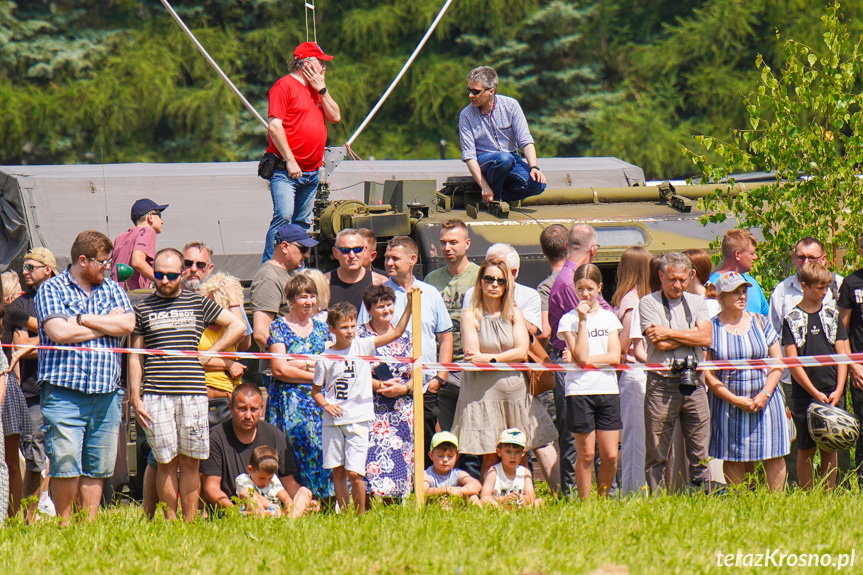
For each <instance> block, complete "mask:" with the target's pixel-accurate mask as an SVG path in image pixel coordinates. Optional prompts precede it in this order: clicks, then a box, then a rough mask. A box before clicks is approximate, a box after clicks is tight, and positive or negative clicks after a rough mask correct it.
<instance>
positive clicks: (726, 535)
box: [0, 489, 863, 575]
mask: <svg viewBox="0 0 863 575" xmlns="http://www.w3.org/2000/svg"><path fill="white" fill-rule="evenodd" d="M861 517H863V499H861V497H860V494H859V493H858V492H857V490H856V489H855V490H854V491H846V490H839V491H837V492H836V493H833V494H830V493H824V492H820V491H816V492H813V493H811V494H805V493H801V492H793V493H788V494H780V495H771V494H769V493H765V492H763V491H758V492H748V491H747V492H740V493H732V494H730V495H726V496H720V497H707V496H703V495H699V496H692V497H685V496H673V497H657V498H653V499H639V498H632V499H627V500H623V501H614V500H611V501H599V500H591V501H589V502H586V503H580V502H566V503H561V502H557V501H551V502H549V504H548V505H547V506H546V507H545V508H543V509H540V510H530V511H529V510H519V511H514V512H505V511H497V510H486V509H474V508H471V509H462V508H458V509H455V510H453V511H450V512H447V511H444V510H442V509H441V508H440V507H439V506H436V505H430V506H428V507H427V508H426V509H425V510H424V511H422V512H419V511H417V510H416V509H415V508H414V507H412V506H408V505H405V506H393V507H387V508H383V507H375V508H374V509H373V510H372V511H371V512H370V513H369V514H367V515H366V516H364V517H356V516H348V515H333V514H320V515H316V516H311V517H307V518H304V519H302V520H299V521H290V520H274V519H269V520H254V519H248V518H243V517H239V516H232V517H227V518H224V519H221V520H216V521H198V522H196V523H194V524H192V525H188V526H186V525H182V524H167V523H166V522H165V521H163V520H157V521H155V522H152V523H151V522H148V521H145V520H144V519H143V518H142V514H141V512H140V509H139V508H138V507H118V508H114V509H112V510H109V511H106V512H103V513H101V514H100V516H99V518H98V519H97V520H96V521H95V522H94V523H92V524H89V525H75V526H73V527H71V528H68V529H60V528H58V527H57V526H56V524H55V523H53V522H50V521H44V522H40V523H39V524H37V525H36V526H35V527H25V526H23V525H22V524H21V523H20V520H18V519H13V520H12V521H10V522H9V524H8V525H7V527H6V528H5V529H2V530H0V573H10V574H11V573H26V574H27V575H36V574H39V573H129V574H131V573H163V572H164V573H168V572H177V573H259V572H260V573H285V574H292V573H340V574H342V573H348V574H356V573H382V574H383V573H436V574H437V573H452V574H456V573H464V574H470V573H494V574H508V573H521V572H545V573H588V572H590V571H592V570H593V569H596V568H597V567H598V566H600V565H602V564H607V563H611V564H614V565H620V566H624V565H625V566H627V567H628V568H629V570H630V572H631V573H663V574H665V573H717V572H728V573H735V572H741V571H745V572H751V573H773V572H776V571H777V569H776V568H773V567H770V568H764V569H757V568H755V569H742V568H733V567H732V568H719V567H717V564H716V562H717V558H716V553H717V551H719V550H721V551H723V552H724V553H736V552H737V551H738V549H739V550H742V552H743V553H758V552H763V551H764V550H765V549H766V548H777V547H778V548H780V549H782V551H783V552H787V553H819V554H824V553H832V554H834V556H836V555H837V554H839V553H850V552H851V550H852V549H854V547H855V545H857V544H859V543H861V542H863V522H861V520H860V518H861ZM861 565H863V545H861V546H860V548H859V549H857V550H856V558H855V565H854V568H853V569H850V568H848V569H846V570H845V571H852V572H853V571H859V570H860V566H861ZM804 571H805V572H807V573H819V572H835V569H833V568H820V567H818V568H810V569H800V568H797V569H795V568H788V567H785V568H782V569H781V572H782V573H796V572H804Z"/></svg>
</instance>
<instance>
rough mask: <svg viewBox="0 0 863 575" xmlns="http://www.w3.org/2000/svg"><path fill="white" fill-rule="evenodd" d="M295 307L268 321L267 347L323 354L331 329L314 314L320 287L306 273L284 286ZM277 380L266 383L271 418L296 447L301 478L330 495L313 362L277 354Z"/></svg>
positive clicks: (276, 350) (314, 490) (274, 350)
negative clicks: (314, 397) (285, 313)
mask: <svg viewBox="0 0 863 575" xmlns="http://www.w3.org/2000/svg"><path fill="white" fill-rule="evenodd" d="M285 295H286V297H287V299H288V303H290V305H291V311H290V312H289V313H288V314H287V315H285V316H284V317H280V318H278V319H276V320H275V321H274V322H273V323H272V324H271V325H270V337H269V338H268V339H267V347H268V348H269V350H270V351H271V352H272V353H303V354H314V353H324V351H325V349H326V343H327V340H329V337H330V330H329V328H328V327H327V325H326V324H325V323H322V322H320V321H318V320H316V319H314V316H315V314H317V312H318V311H317V288H316V287H315V282H314V281H312V280H311V279H309V278H308V277H307V276H305V275H297V276H295V277H294V278H292V279H291V281H289V282H288V285H287V286H286V287H285ZM271 369H272V372H273V379H272V382H271V383H270V385H269V387H268V388H267V395H268V398H267V421H268V422H269V423H271V424H273V425H275V426H276V427H278V428H279V429H281V430H284V432H285V434H286V435H287V437H288V441H290V442H291V445H292V446H293V448H294V455H295V456H296V459H297V466H298V467H299V477H298V479H299V482H300V484H302V485H303V486H305V487H308V488H309V489H311V491H312V493H314V494H315V496H316V497H332V496H333V481H332V473H331V472H330V471H329V470H328V469H324V466H323V464H324V461H323V452H322V448H321V433H322V426H321V408H320V407H318V404H316V403H315V401H314V400H313V399H312V378H313V377H314V374H315V362H314V361H306V360H300V359H292V360H285V359H274V360H272V364H271Z"/></svg>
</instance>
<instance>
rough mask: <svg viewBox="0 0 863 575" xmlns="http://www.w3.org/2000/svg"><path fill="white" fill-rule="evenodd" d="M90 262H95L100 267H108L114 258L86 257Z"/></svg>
mask: <svg viewBox="0 0 863 575" xmlns="http://www.w3.org/2000/svg"><path fill="white" fill-rule="evenodd" d="M87 259H88V260H90V261H91V262H95V263H96V264H97V265H98V266H99V267H100V268H109V267H111V266H112V265H113V264H114V260H113V259H111V258H108V259H107V260H97V259H96V258H87Z"/></svg>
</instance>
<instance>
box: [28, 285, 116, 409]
mask: <svg viewBox="0 0 863 575" xmlns="http://www.w3.org/2000/svg"><path fill="white" fill-rule="evenodd" d="M115 307H119V308H122V309H124V310H126V311H127V312H129V313H133V311H132V304H131V303H130V302H129V298H128V297H127V296H126V292H124V291H123V289H122V288H121V287H120V286H119V285H118V284H117V283H116V282H115V281H114V280H110V279H106V280H105V281H104V283H102V285H100V286H93V287H92V288H91V290H90V296H89V297H87V294H86V293H84V291H83V290H82V289H81V288H80V287H78V284H76V283H75V280H74V279H73V278H72V274H70V273H69V270H66V271H65V272H63V273H62V274H60V275H59V276H57V277H54V278H51V279H50V280H48V281H46V282H45V283H43V284H42V285H41V286H39V291H37V292H36V317H37V318H38V320H39V345H58V344H57V343H56V342H54V341H52V340H51V339H49V338H48V336H47V335H46V334H45V330H44V329H43V328H42V325H43V324H44V323H45V321H46V320H49V319H51V318H67V317H70V316H75V315H78V314H79V313H89V314H98V315H106V314H107V313H108V312H110V311H111V310H112V309H113V308H115ZM122 343H123V338H122V337H110V336H103V337H100V338H97V339H94V340H91V341H87V342H84V343H80V344H67V345H66V346H65V347H68V348H69V351H66V350H49V349H40V350H39V371H38V376H37V379H38V381H39V383H40V384H41V383H42V382H43V381H44V382H48V383H50V384H51V385H56V386H58V387H67V388H69V389H73V390H75V391H80V392H82V393H109V392H112V391H114V390H116V389H117V388H118V387H119V386H120V356H119V354H116V353H106V352H93V351H81V350H78V349H76V348H78V347H79V346H82V347H93V348H112V347H120V346H121V345H122Z"/></svg>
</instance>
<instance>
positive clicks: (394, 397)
mask: <svg viewBox="0 0 863 575" xmlns="http://www.w3.org/2000/svg"><path fill="white" fill-rule="evenodd" d="M395 300H396V297H395V293H393V290H392V288H390V287H387V286H369V288H368V289H366V291H365V292H364V293H363V305H365V307H366V309H367V310H368V312H369V317H370V318H371V319H370V320H369V322H368V323H366V324H363V325H359V326H357V335H356V337H374V336H376V335H380V334H382V333H386V332H387V331H389V330H391V329H393V324H392V319H393V312H394V304H395ZM412 349H413V348H412V345H411V335H410V333H409V332H405V333H404V334H403V335H402V336H401V337H400V338H398V339H397V340H395V341H393V342H392V343H390V344H388V345H385V346H382V347H379V348H377V353H376V354H377V355H378V356H392V357H410V356H411V352H412ZM379 366H380V367H379ZM386 368H389V371H390V374H391V375H392V377H390V378H388V379H385V380H383V381H382V380H381V379H380V378H381V377H386V376H384V375H382V370H385V369H386ZM372 373H373V377H374V379H373V383H372V387H373V388H374V390H375V394H374V405H375V420H374V422H373V423H372V431H371V434H370V437H369V440H370V441H369V455H368V458H367V459H366V477H365V482H366V493H367V494H369V495H377V496H378V497H386V498H396V497H407V496H408V494H409V493H410V491H411V485H412V484H413V465H414V430H413V411H414V401H413V395H412V393H411V386H410V383H411V366H410V364H407V363H378V364H372Z"/></svg>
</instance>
